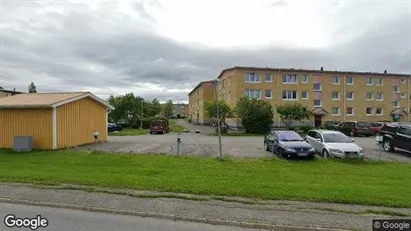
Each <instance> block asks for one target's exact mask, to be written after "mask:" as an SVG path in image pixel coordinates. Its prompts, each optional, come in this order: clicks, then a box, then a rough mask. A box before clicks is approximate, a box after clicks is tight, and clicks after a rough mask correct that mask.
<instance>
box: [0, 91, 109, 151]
mask: <svg viewBox="0 0 411 231" xmlns="http://www.w3.org/2000/svg"><path fill="white" fill-rule="evenodd" d="M113 109H114V107H113V106H111V105H110V104H108V103H107V102H106V101H104V100H102V99H100V98H98V97H97V96H95V95H94V94H92V93H90V92H59V93H31V94H19V95H14V96H9V97H4V98H0V148H12V147H13V140H14V137H15V136H31V137H32V139H33V148H34V149H61V148H68V147H75V146H79V145H83V144H90V143H93V142H94V136H93V132H94V131H97V132H99V141H107V137H108V132H107V127H108V126H107V125H108V113H109V112H110V111H111V110H113Z"/></svg>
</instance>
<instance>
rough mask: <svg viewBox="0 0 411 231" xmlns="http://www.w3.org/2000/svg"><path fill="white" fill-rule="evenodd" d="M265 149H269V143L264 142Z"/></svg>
mask: <svg viewBox="0 0 411 231" xmlns="http://www.w3.org/2000/svg"><path fill="white" fill-rule="evenodd" d="M264 150H265V151H268V145H267V143H266V142H264Z"/></svg>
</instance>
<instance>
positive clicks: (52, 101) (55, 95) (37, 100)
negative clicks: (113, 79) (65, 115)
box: [0, 92, 114, 110]
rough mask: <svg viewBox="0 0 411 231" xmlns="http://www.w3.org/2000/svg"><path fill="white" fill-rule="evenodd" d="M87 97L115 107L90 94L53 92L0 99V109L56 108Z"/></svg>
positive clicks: (108, 106)
mask: <svg viewBox="0 0 411 231" xmlns="http://www.w3.org/2000/svg"><path fill="white" fill-rule="evenodd" d="M86 97H90V98H92V99H94V100H95V101H97V102H99V103H101V104H103V105H105V106H106V107H107V108H110V109H111V110H113V109H114V107H113V106H111V105H110V104H108V103H107V102H106V101H104V100H102V99H100V98H98V97H97V96H95V95H93V94H92V93H90V92H52V93H28V94H18V95H13V96H9V97H4V98H0V108H55V107H59V106H61V105H64V104H67V103H71V102H74V101H77V100H80V99H83V98H86Z"/></svg>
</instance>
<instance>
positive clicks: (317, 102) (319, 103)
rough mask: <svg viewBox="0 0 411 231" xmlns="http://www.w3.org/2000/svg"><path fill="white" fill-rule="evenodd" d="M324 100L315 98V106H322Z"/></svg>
mask: <svg viewBox="0 0 411 231" xmlns="http://www.w3.org/2000/svg"><path fill="white" fill-rule="evenodd" d="M322 105H323V101H322V100H321V99H315V100H314V107H322Z"/></svg>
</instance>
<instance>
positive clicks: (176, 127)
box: [169, 119, 185, 132]
mask: <svg viewBox="0 0 411 231" xmlns="http://www.w3.org/2000/svg"><path fill="white" fill-rule="evenodd" d="M169 123H170V125H169V127H170V129H171V131H172V132H182V131H183V130H184V129H185V127H183V126H181V125H179V124H177V119H170V120H169Z"/></svg>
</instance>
